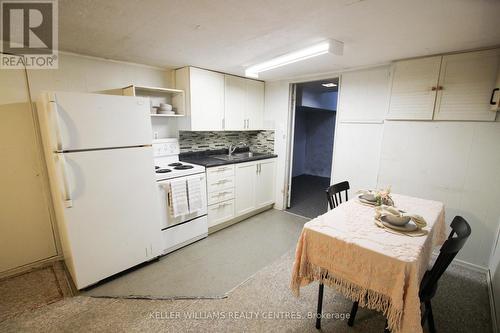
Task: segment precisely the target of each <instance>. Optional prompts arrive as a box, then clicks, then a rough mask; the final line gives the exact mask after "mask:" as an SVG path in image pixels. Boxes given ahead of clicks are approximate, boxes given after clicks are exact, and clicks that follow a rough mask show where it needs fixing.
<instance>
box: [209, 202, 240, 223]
mask: <svg viewBox="0 0 500 333" xmlns="http://www.w3.org/2000/svg"><path fill="white" fill-rule="evenodd" d="M233 217H234V200H228V201H223V202H219V203H217V204H214V205H210V206H208V227H209V228H210V227H213V226H216V225H218V224H221V223H223V222H226V221H227V220H230V219H231V218H233Z"/></svg>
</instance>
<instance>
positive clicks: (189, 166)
mask: <svg viewBox="0 0 500 333" xmlns="http://www.w3.org/2000/svg"><path fill="white" fill-rule="evenodd" d="M192 168H193V166H192V165H184V164H181V165H179V166H176V167H175V168H174V169H175V170H187V169H192Z"/></svg>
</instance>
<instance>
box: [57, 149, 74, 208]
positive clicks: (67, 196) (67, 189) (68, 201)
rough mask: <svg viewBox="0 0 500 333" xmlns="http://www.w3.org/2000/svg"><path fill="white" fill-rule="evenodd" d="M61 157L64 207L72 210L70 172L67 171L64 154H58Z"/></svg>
mask: <svg viewBox="0 0 500 333" xmlns="http://www.w3.org/2000/svg"><path fill="white" fill-rule="evenodd" d="M57 155H58V157H59V161H60V162H61V173H62V182H63V188H64V193H63V200H64V207H66V208H71V207H73V199H72V198H71V186H70V184H69V180H68V172H67V170H66V158H65V157H64V154H57Z"/></svg>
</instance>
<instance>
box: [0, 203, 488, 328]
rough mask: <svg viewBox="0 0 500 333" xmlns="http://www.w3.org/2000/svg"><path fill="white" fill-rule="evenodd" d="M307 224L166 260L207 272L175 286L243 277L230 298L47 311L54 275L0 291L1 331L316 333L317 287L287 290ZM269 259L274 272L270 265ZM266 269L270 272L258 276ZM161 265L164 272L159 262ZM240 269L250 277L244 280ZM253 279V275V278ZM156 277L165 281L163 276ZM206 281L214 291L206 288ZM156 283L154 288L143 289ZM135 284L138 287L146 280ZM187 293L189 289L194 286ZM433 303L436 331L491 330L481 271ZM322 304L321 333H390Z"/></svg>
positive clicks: (372, 320)
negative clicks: (42, 297) (209, 266)
mask: <svg viewBox="0 0 500 333" xmlns="http://www.w3.org/2000/svg"><path fill="white" fill-rule="evenodd" d="M304 221H305V219H302V218H297V217H296V216H294V215H291V214H287V213H284V212H280V211H274V210H271V211H268V212H265V213H263V214H260V215H259V216H256V217H254V218H252V219H249V220H247V221H245V222H242V223H240V224H237V225H235V226H233V227H231V228H228V229H225V231H221V232H219V233H217V234H214V235H213V237H209V238H208V239H207V240H205V241H204V242H200V243H197V244H194V245H192V246H190V247H187V248H185V249H183V250H181V251H183V252H184V254H185V255H186V258H172V257H175V255H172V256H167V257H166V258H165V259H163V260H168V261H165V264H166V263H169V262H170V263H172V265H173V263H179V264H181V265H182V264H183V263H185V262H186V261H190V260H194V261H195V262H196V263H197V264H198V265H201V268H197V267H186V268H183V270H184V272H191V274H185V275H182V279H185V281H184V280H182V281H177V282H178V283H180V284H181V285H185V286H190V285H191V286H194V285H197V284H200V283H201V284H202V285H203V284H204V285H206V286H207V287H211V286H214V282H216V281H215V280H214V279H216V276H218V278H220V279H221V280H225V279H226V276H233V277H238V278H234V279H233V280H232V282H231V283H227V284H225V286H227V287H230V285H232V284H234V283H236V284H239V282H241V281H242V280H241V279H243V280H245V282H244V283H241V284H239V285H238V287H237V288H234V289H233V290H232V291H231V292H230V293H229V294H228V297H226V298H217V299H176V300H173V299H171V300H145V299H123V298H94V297H87V296H77V297H65V298H64V299H62V300H59V301H55V302H53V303H51V304H47V303H49V302H51V301H53V300H55V299H53V298H52V297H53V296H54V295H55V296H57V295H58V291H56V290H51V288H52V289H54V288H57V286H56V284H54V283H53V282H54V281H53V276H54V275H53V274H48V275H47V274H36V275H35V276H32V277H31V278H32V279H31V278H30V277H29V276H22V277H21V278H20V279H18V278H14V279H10V280H8V281H7V280H6V281H2V282H0V291H2V290H4V291H5V293H4V294H2V295H4V296H5V295H8V294H11V295H13V296H12V297H7V298H4V297H1V298H0V305H2V307H3V309H7V310H9V309H12V308H13V307H14V310H16V311H17V312H15V313H12V312H11V314H9V315H4V316H3V317H1V318H0V332H2V333H3V332H13V333H14V332H15V333H17V332H37V333H38V332H50V333H53V332H72V333H73V332H318V330H316V329H315V327H314V321H315V319H314V311H315V309H316V302H317V291H318V284H317V283H312V284H310V285H309V286H306V287H303V288H302V289H301V294H300V297H298V298H297V297H294V296H293V295H292V293H291V291H290V289H289V284H290V277H291V269H292V264H293V254H294V250H295V243H296V241H297V236H298V234H299V232H300V228H301V224H302V223H303V222H304ZM247 222H250V223H249V224H247ZM227 238H230V239H227ZM232 238H235V239H234V240H233V239H232ZM211 239H212V240H213V241H210V240H211ZM274 243H277V244H282V245H283V247H284V246H285V245H287V244H291V246H290V248H289V249H288V251H286V253H285V254H284V255H282V256H280V255H279V254H278V252H279V251H281V250H278V249H281V245H280V246H276V245H275V244H274ZM226 246H229V247H226ZM190 248H192V249H191V250H189V249H190ZM183 252H176V253H179V255H180V254H181V253H183ZM204 254H205V255H206V254H210V255H208V256H206V259H205V260H208V261H210V260H212V259H211V258H212V257H215V258H218V259H217V260H215V261H214V262H215V264H216V265H218V270H208V271H206V270H205V268H206V266H205V265H204V264H203V262H204V261H205V260H203V261H201V264H200V261H199V259H197V258H199V256H203V255H204ZM240 255H241V257H240ZM169 257H171V259H168V258H169ZM221 258H228V259H225V260H221ZM271 258H276V260H274V259H271ZM219 260H221V261H219ZM247 260H248V262H247ZM267 260H269V262H270V264H268V265H267V264H265V262H266V261H267ZM247 265H249V267H250V268H251V269H249V268H248V267H246V266H247ZM260 265H267V266H266V267H264V268H263V269H260V270H259V271H258V272H257V273H255V274H253V272H255V269H258V266H260ZM158 266H162V265H161V263H160V265H158ZM168 266H169V265H166V266H165V267H167V268H168ZM194 266H196V265H194ZM238 270H240V271H242V272H245V273H244V274H243V273H241V274H239V273H238V272H237V271H238ZM45 272H46V271H45ZM206 272H209V273H206ZM55 273H57V272H55ZM29 274H32V273H29ZM169 274H172V273H169ZM248 274H250V275H248ZM252 274H253V275H252ZM56 275H57V274H56ZM171 276H174V275H171ZM248 276H251V277H250V278H248V279H246V278H247V277H248ZM156 277H157V278H158V279H163V276H162V275H158V274H157V275H156ZM33 279H34V280H33ZM44 279H46V280H44ZM204 279H208V280H209V281H210V283H204V282H203V280H204ZM28 280H29V281H32V282H30V283H31V285H30V283H28V284H27V282H26V281H28ZM16 281H17V282H18V284H16ZM33 281H34V282H33ZM5 282H7V283H6V284H2V283H5ZM154 282H155V281H151V280H148V281H144V284H148V283H154ZM134 283H136V284H138V283H139V280H136V281H135V282H134ZM121 284H124V283H121V282H120V283H119V285H121ZM160 285H161V284H160ZM215 285H217V284H215ZM60 286H64V284H60ZM220 286H222V284H221V285H219V287H220ZM2 287H3V289H2ZM227 287H224V288H221V290H225V289H227ZM183 288H186V289H185V290H187V287H183ZM7 290H10V292H6V291H7ZM177 290H180V289H177ZM36 291H39V292H40V294H42V295H45V296H47V297H46V300H45V301H43V300H42V301H43V302H42V304H36V307H35V308H26V309H25V310H24V311H23V312H19V310H20V304H21V303H22V302H20V300H21V301H23V300H24V298H27V299H28V300H32V301H33V300H34V301H36V300H39V299H38V298H36V299H35V298H33V297H34V296H33V295H34V294H36V293H35V292H36ZM59 292H60V291H59ZM203 292H204V291H203ZM14 294H15V295H14ZM2 295H0V296H2ZM9 300H11V303H9ZM12 302H13V303H12ZM43 303H45V304H46V305H43ZM432 303H433V311H434V316H435V321H436V326H437V330H438V332H450V333H457V332H467V333H469V332H473V333H474V332H481V333H483V332H484V333H489V332H492V321H491V316H490V314H491V312H490V311H491V309H490V306H489V299H488V288H487V282H486V275H485V274H483V273H479V272H476V271H472V270H470V269H466V268H464V267H461V266H457V265H453V264H452V265H451V266H450V267H449V268H448V270H447V272H446V273H445V274H444V275H443V277H442V279H441V281H440V283H439V288H438V291H437V293H436V296H435V298H434V299H433V301H432ZM24 304H26V303H24ZM323 304H324V307H323V311H324V314H325V315H327V316H330V317H331V318H330V319H324V320H323V322H322V330H321V331H322V332H346V333H357V332H363V333H371V332H382V330H383V326H384V322H385V319H384V317H383V315H381V314H380V313H377V312H374V311H370V310H366V309H360V310H359V311H358V315H357V317H356V323H355V325H354V327H349V326H347V323H346V319H347V315H348V313H349V311H350V308H351V305H352V303H351V302H350V301H349V300H347V299H346V298H345V297H343V296H342V295H341V294H338V293H336V292H335V291H334V290H333V289H332V288H325V297H324V301H323ZM28 305H30V306H31V305H33V302H31V303H30V302H28ZM332 317H333V318H332ZM424 332H426V329H424Z"/></svg>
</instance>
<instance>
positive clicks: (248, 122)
mask: <svg viewBox="0 0 500 333" xmlns="http://www.w3.org/2000/svg"><path fill="white" fill-rule="evenodd" d="M247 128H250V119H247Z"/></svg>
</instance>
